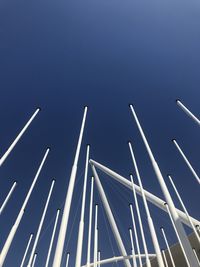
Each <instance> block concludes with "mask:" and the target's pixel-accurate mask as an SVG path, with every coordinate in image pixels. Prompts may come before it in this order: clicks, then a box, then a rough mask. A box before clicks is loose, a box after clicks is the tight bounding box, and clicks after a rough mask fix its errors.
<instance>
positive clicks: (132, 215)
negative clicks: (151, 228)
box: [130, 196, 142, 267]
mask: <svg viewBox="0 0 200 267" xmlns="http://www.w3.org/2000/svg"><path fill="white" fill-rule="evenodd" d="M136 198H137V196H136ZM136 209H137V207H136ZM130 210H131V218H132V223H133V230H134V235H135V242H136V247H137V253H138V258H139V265H140V267H142V259H141V256H140V255H141V253H140V245H139V240H138V234H137V228H136V223H135V216H134V213H133V207H132V205H131V204H130ZM138 218H139V217H138ZM140 230H141V228H140Z"/></svg>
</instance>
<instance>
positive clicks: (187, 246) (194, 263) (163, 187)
mask: <svg viewBox="0 0 200 267" xmlns="http://www.w3.org/2000/svg"><path fill="white" fill-rule="evenodd" d="M130 108H131V111H132V114H133V117H134V119H135V121H136V124H137V127H138V129H139V132H140V134H141V137H142V139H143V142H144V144H145V147H146V149H147V152H148V155H149V158H150V160H151V163H152V166H153V169H154V172H155V174H156V177H157V180H158V182H159V184H160V187H161V190H162V192H163V195H164V197H165V200H166V202H167V204H168V206H169V209H170V212H171V215H172V219H173V221H174V224H175V226H176V229H177V231H178V234H179V237H180V239H181V241H182V244H183V247H184V249H185V253H186V255H187V258H188V261H189V263H190V264H191V266H192V267H198V262H197V260H196V258H195V256H194V253H193V251H192V248H191V245H190V242H189V240H188V238H187V235H186V233H185V230H184V228H183V225H182V223H181V220H180V218H179V215H178V213H177V211H176V208H175V206H174V203H173V200H172V198H171V195H170V193H169V190H168V188H167V186H166V184H165V181H164V178H163V176H162V173H161V171H160V169H159V166H158V164H157V162H156V160H155V158H154V156H153V153H152V151H151V148H150V146H149V144H148V142H147V139H146V137H145V135H144V132H143V130H142V127H141V125H140V123H139V120H138V118H137V115H136V113H135V111H134V109H133V106H132V105H130Z"/></svg>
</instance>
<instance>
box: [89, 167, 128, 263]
mask: <svg viewBox="0 0 200 267" xmlns="http://www.w3.org/2000/svg"><path fill="white" fill-rule="evenodd" d="M91 167H92V172H93V175H94V178H95V183H96V185H97V189H98V191H99V195H100V198H101V201H102V203H103V206H104V209H105V212H106V215H107V218H108V221H109V223H110V226H111V229H112V231H113V234H114V237H115V240H116V243H117V246H118V248H119V251H120V253H121V255H122V256H127V253H126V249H125V246H124V244H123V241H122V239H121V236H120V233H119V230H118V227H117V224H116V222H115V219H114V216H113V213H112V211H111V208H110V205H109V203H108V200H107V197H106V194H105V192H104V189H103V187H102V185H101V182H100V180H99V176H98V174H97V172H96V169H95V167H94V165H91ZM124 266H125V267H131V264H130V262H129V260H124Z"/></svg>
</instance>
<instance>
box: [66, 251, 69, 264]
mask: <svg viewBox="0 0 200 267" xmlns="http://www.w3.org/2000/svg"><path fill="white" fill-rule="evenodd" d="M68 265H69V253H67V259H66V267H68Z"/></svg>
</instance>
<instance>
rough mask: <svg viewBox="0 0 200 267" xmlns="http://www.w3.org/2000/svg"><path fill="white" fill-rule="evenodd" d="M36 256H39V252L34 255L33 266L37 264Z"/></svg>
mask: <svg viewBox="0 0 200 267" xmlns="http://www.w3.org/2000/svg"><path fill="white" fill-rule="evenodd" d="M36 258H37V253H35V255H34V257H33V264H32V266H31V267H34V266H35V262H36Z"/></svg>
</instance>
